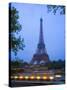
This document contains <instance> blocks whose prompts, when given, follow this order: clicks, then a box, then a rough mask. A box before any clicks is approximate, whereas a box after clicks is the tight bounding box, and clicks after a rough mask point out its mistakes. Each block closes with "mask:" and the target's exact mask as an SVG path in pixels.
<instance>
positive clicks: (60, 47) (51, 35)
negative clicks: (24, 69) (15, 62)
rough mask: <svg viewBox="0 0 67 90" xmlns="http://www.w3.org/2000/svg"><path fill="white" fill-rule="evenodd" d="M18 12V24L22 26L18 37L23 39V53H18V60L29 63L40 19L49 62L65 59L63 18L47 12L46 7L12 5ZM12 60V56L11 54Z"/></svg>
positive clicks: (35, 47)
mask: <svg viewBox="0 0 67 90" xmlns="http://www.w3.org/2000/svg"><path fill="white" fill-rule="evenodd" d="M12 6H14V7H15V8H16V9H17V10H18V11H19V22H20V24H21V25H22V30H21V32H20V35H21V36H22V37H23V38H24V43H25V48H24V51H19V52H18V55H17V56H18V58H20V59H23V60H25V61H30V60H31V59H32V57H33V54H34V53H35V52H36V50H37V44H38V41H39V31H40V18H41V17H42V18H43V34H44V42H45V45H46V50H47V53H48V55H49V58H50V60H58V59H64V58H65V53H64V52H65V51H64V49H65V46H64V39H65V38H64V34H65V16H64V15H60V14H59V11H60V9H59V10H58V11H57V13H56V15H54V14H53V13H52V12H51V13H48V12H47V7H46V5H42V4H41V5H40V4H23V3H12ZM12 58H14V55H13V54H12Z"/></svg>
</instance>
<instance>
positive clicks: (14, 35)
mask: <svg viewBox="0 0 67 90" xmlns="http://www.w3.org/2000/svg"><path fill="white" fill-rule="evenodd" d="M18 19H19V12H18V11H17V10H16V8H15V7H12V6H11V3H10V4H9V36H10V41H9V43H10V44H11V45H10V46H11V47H10V48H11V51H13V52H14V53H15V54H17V51H19V49H21V50H23V48H24V39H23V38H21V36H20V35H19V32H20V31H21V28H22V27H21V25H20V23H19V21H18Z"/></svg>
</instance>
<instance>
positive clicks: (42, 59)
mask: <svg viewBox="0 0 67 90" xmlns="http://www.w3.org/2000/svg"><path fill="white" fill-rule="evenodd" d="M48 61H49V56H48V54H47V51H46V47H45V43H44V37H43V19H42V18H40V35H39V43H38V45H37V51H36V53H35V54H34V55H33V57H32V60H31V64H34V63H36V64H40V63H46V62H48Z"/></svg>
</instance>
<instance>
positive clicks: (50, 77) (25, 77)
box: [11, 75, 61, 80]
mask: <svg viewBox="0 0 67 90" xmlns="http://www.w3.org/2000/svg"><path fill="white" fill-rule="evenodd" d="M55 77H57V78H60V77H61V75H56V76H55ZM11 79H20V80H22V79H25V80H28V79H31V80H34V79H37V80H40V79H43V80H47V79H50V80H53V79H54V76H49V77H47V76H43V77H40V76H36V77H35V76H11Z"/></svg>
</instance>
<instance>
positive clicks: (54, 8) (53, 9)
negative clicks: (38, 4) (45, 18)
mask: <svg viewBox="0 0 67 90" xmlns="http://www.w3.org/2000/svg"><path fill="white" fill-rule="evenodd" d="M47 9H48V12H53V13H54V15H55V14H56V13H57V11H58V10H59V13H60V14H61V15H64V14H65V6H63V5H47Z"/></svg>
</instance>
